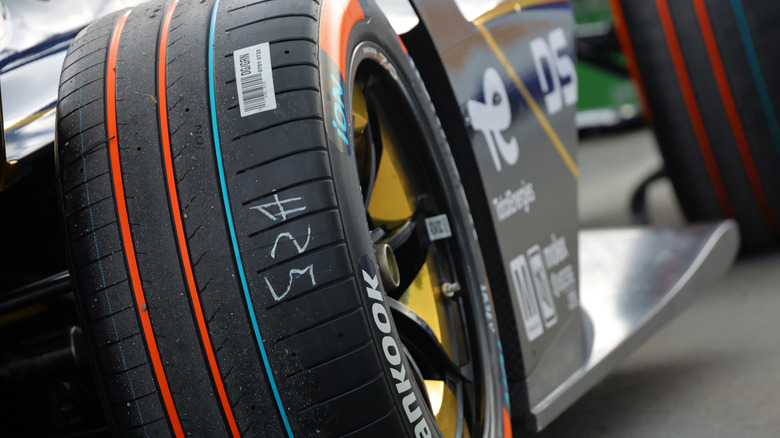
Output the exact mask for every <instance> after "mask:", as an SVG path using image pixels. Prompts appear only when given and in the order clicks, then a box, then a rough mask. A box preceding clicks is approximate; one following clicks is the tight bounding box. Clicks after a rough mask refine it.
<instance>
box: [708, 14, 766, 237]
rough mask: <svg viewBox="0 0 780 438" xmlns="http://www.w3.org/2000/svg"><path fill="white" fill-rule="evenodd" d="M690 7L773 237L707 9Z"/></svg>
mask: <svg viewBox="0 0 780 438" xmlns="http://www.w3.org/2000/svg"><path fill="white" fill-rule="evenodd" d="M693 7H694V8H695V9H696V17H697V18H698V20H699V27H701V33H702V36H703V37H704V45H705V46H706V47H707V54H708V55H709V58H710V64H712V71H713V73H714V74H715V81H716V82H717V84H718V92H719V93H720V99H721V101H722V102H723V108H724V109H725V110H726V115H727V116H728V119H729V125H731V132H733V133H734V140H735V141H736V142H737V149H738V150H739V156H740V158H741V159H742V166H743V167H744V168H745V173H747V176H748V180H749V181H750V187H751V188H752V189H753V195H754V196H755V197H756V202H757V203H758V206H759V209H760V210H761V214H762V215H763V216H764V221H765V222H766V224H767V226H768V227H769V229H770V230H771V232H772V234H774V236H775V237H777V236H778V229H777V221H776V220H775V215H774V213H773V212H772V206H771V205H770V203H769V200H768V199H767V197H766V192H765V191H764V186H763V184H762V183H761V177H760V176H759V175H758V170H757V169H756V163H755V161H754V160H753V155H752V154H751V152H750V145H749V143H748V140H747V136H746V135H745V129H744V127H743V126H742V120H741V119H740V117H739V111H737V105H736V103H735V102H734V95H733V94H732V93H731V86H730V85H729V80H728V77H727V76H726V69H725V68H724V67H723V59H722V58H721V56H720V51H719V50H718V42H717V41H716V40H715V33H714V32H713V31H712V24H711V23H710V17H709V15H708V13H707V6H706V4H705V3H704V0H693Z"/></svg>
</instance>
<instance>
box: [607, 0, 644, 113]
mask: <svg viewBox="0 0 780 438" xmlns="http://www.w3.org/2000/svg"><path fill="white" fill-rule="evenodd" d="M609 5H610V8H611V9H612V19H613V21H614V23H615V33H616V34H617V38H618V42H619V43H620V48H621V49H622V50H623V55H625V57H626V68H627V69H628V76H629V77H630V78H631V81H632V82H633V83H634V87H636V89H637V91H639V98H640V99H641V100H642V115H643V116H644V117H645V119H646V120H653V112H652V110H651V109H650V105H648V103H647V92H646V91H645V84H644V82H643V81H642V74H641V73H640V72H639V64H637V62H636V53H635V52H634V46H633V44H631V36H630V35H629V34H628V25H627V24H626V17H625V16H624V15H623V7H622V6H620V0H609Z"/></svg>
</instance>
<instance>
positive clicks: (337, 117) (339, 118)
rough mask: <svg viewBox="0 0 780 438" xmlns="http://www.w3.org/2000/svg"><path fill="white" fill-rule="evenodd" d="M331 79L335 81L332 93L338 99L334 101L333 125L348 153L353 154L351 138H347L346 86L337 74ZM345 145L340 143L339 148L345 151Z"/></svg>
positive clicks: (331, 76)
mask: <svg viewBox="0 0 780 438" xmlns="http://www.w3.org/2000/svg"><path fill="white" fill-rule="evenodd" d="M330 80H331V81H333V84H334V86H333V88H332V89H331V93H332V94H333V98H334V99H336V101H335V102H334V103H333V117H334V120H332V121H331V123H332V124H333V127H334V128H336V132H337V133H338V134H339V137H340V138H341V140H342V141H343V142H344V146H346V149H347V155H351V154H352V151H351V150H350V148H349V139H348V138H347V117H346V114H345V113H344V88H343V87H342V86H341V81H340V80H338V79H336V77H335V76H333V75H330ZM344 146H341V145H339V149H340V150H341V151H342V152H344Z"/></svg>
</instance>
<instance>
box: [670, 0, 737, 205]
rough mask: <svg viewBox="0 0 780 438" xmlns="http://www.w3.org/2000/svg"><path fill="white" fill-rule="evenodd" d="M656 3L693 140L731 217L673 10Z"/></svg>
mask: <svg viewBox="0 0 780 438" xmlns="http://www.w3.org/2000/svg"><path fill="white" fill-rule="evenodd" d="M655 5H656V8H657V9H658V16H659V17H660V19H661V27H662V28H663V31H664V36H665V37H666V44H667V46H668V47H669V54H670V56H671V58H672V64H673V65H674V71H675V74H676V75H677V81H678V82H679V84H680V92H681V93H682V97H683V100H684V101H685V107H686V109H687V110H688V117H689V118H690V120H691V126H692V127H693V132H694V134H695V135H696V142H697V143H698V144H699V150H700V151H701V155H702V159H703V160H704V165H705V167H706V168H707V173H708V174H709V177H710V183H711V184H712V188H713V189H714V190H715V196H716V197H717V199H718V203H719V204H720V208H721V211H722V212H723V215H724V216H726V217H730V218H732V217H734V209H733V208H732V206H731V200H730V199H729V195H728V192H727V191H726V185H725V184H724V183H723V177H722V176H721V174H720V169H719V168H718V163H717V162H716V161H715V154H714V153H713V152H712V144H711V143H710V138H709V136H708V135H707V128H706V127H705V126H704V119H703V118H702V116H701V111H700V110H699V104H698V103H697V102H696V95H695V94H694V92H693V85H692V84H691V78H690V76H689V75H688V69H687V68H686V67H685V58H684V57H683V54H682V49H680V41H679V40H678V39H677V32H676V31H675V30H674V22H673V21H672V14H671V13H670V12H669V4H668V3H667V2H666V0H655Z"/></svg>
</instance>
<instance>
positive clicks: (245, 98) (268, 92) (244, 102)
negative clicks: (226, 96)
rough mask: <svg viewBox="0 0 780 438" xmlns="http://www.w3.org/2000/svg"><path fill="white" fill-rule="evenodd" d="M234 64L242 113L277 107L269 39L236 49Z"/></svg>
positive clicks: (248, 113)
mask: <svg viewBox="0 0 780 438" xmlns="http://www.w3.org/2000/svg"><path fill="white" fill-rule="evenodd" d="M233 67H234V68H235V72H236V88H237V89H238V107H239V109H240V110H241V117H247V116H251V115H252V114H257V113H261V112H263V111H270V110H274V109H276V92H275V90H274V76H273V73H272V70H271V48H270V45H269V44H268V43H262V44H256V45H254V46H251V47H244V48H243V49H238V50H236V51H235V52H233Z"/></svg>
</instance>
